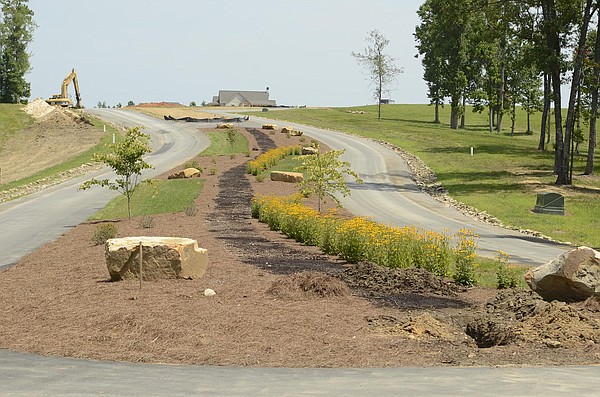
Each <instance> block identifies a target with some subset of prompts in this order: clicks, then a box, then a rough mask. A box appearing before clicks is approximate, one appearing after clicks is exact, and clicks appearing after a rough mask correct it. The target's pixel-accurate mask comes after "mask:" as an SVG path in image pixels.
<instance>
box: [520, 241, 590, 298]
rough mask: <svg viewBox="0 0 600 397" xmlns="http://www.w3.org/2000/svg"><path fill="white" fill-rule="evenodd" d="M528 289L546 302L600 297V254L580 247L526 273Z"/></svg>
mask: <svg viewBox="0 0 600 397" xmlns="http://www.w3.org/2000/svg"><path fill="white" fill-rule="evenodd" d="M525 281H526V282H527V284H528V285H529V287H530V288H531V289H532V290H533V291H535V292H537V293H538V294H539V295H541V296H542V298H544V299H545V300H547V301H552V300H558V301H562V302H577V301H583V300H586V299H587V298H589V297H592V296H600V252H598V251H595V250H593V249H592V248H588V247H579V248H577V249H574V250H572V251H569V252H565V253H564V254H561V255H559V256H558V257H556V258H555V259H554V260H552V261H550V262H548V263H546V264H545V265H542V266H539V267H536V268H535V269H532V270H530V271H528V272H527V273H526V274H525Z"/></svg>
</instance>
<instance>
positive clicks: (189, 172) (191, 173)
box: [168, 168, 200, 179]
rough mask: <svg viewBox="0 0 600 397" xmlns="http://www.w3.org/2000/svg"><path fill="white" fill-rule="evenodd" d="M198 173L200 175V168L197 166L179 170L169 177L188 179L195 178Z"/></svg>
mask: <svg viewBox="0 0 600 397" xmlns="http://www.w3.org/2000/svg"><path fill="white" fill-rule="evenodd" d="M197 175H200V170H199V169H197V168H186V169H185V170H181V171H178V172H174V173H172V174H171V175H169V178H168V179H187V178H193V177H195V176H197Z"/></svg>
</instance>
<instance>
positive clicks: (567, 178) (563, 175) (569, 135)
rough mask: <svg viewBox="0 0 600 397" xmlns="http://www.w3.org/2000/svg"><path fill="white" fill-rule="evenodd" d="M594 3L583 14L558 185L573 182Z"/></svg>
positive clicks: (559, 164)
mask: <svg viewBox="0 0 600 397" xmlns="http://www.w3.org/2000/svg"><path fill="white" fill-rule="evenodd" d="M592 2H593V0H586V4H585V10H584V14H583V22H582V24H581V30H580V32H579V42H578V45H577V56H576V58H575V65H574V67H573V76H572V80H571V92H570V94H569V108H568V109H567V122H566V125H565V136H564V142H562V144H561V142H559V141H558V136H557V141H556V142H557V148H558V147H559V144H561V145H560V146H561V147H560V150H559V151H558V169H557V171H558V173H557V178H556V184H557V185H570V184H572V182H573V174H572V167H571V166H570V158H571V153H570V152H572V147H573V145H572V140H573V133H574V130H575V118H576V114H575V113H576V112H575V106H576V102H577V95H578V92H579V85H580V81H581V76H582V74H583V73H582V72H583V58H584V55H585V42H586V39H587V31H588V26H589V23H590V19H591V17H592V15H591V14H592ZM559 113H560V112H559Z"/></svg>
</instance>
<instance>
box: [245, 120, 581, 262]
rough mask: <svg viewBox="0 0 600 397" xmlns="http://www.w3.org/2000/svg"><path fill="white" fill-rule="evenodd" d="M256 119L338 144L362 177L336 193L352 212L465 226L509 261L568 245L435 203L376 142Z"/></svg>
mask: <svg viewBox="0 0 600 397" xmlns="http://www.w3.org/2000/svg"><path fill="white" fill-rule="evenodd" d="M262 123H274V124H280V125H290V126H292V127H295V128H297V129H299V130H301V131H303V132H304V134H306V135H308V136H310V137H312V138H315V139H317V140H319V141H321V142H323V143H325V144H327V145H328V146H329V147H331V148H332V149H335V150H341V149H344V150H345V153H344V155H343V156H342V159H343V160H345V161H348V162H349V163H350V164H351V165H352V169H353V170H354V171H355V172H356V173H358V175H359V176H360V177H361V178H362V179H363V181H364V183H363V184H361V185H359V184H356V183H351V182H349V184H348V186H349V188H350V191H351V195H350V196H349V197H345V198H341V201H342V204H343V205H344V207H345V208H347V209H348V210H349V211H351V212H352V213H354V214H356V215H361V216H366V217H370V218H372V219H374V220H375V221H378V222H382V223H385V224H389V225H394V226H409V225H414V226H418V227H422V228H425V229H429V230H435V231H439V232H442V231H444V230H448V231H449V232H450V233H451V234H453V233H456V232H457V231H459V230H460V229H463V228H467V229H471V230H473V231H474V232H475V233H476V234H477V235H478V236H479V239H478V246H479V254H480V255H483V256H487V257H490V258H493V257H494V256H495V254H496V252H497V251H498V250H502V251H504V252H506V253H508V254H510V256H511V263H513V264H525V265H535V266H537V265H541V264H543V263H546V262H548V261H550V260H551V259H553V258H555V257H556V256H558V255H560V254H561V253H563V252H565V251H567V250H569V249H572V248H571V247H568V246H564V245H560V244H555V243H551V242H548V241H545V240H542V239H539V238H535V237H531V236H526V235H524V234H521V233H518V232H516V231H513V230H508V229H504V228H500V227H496V226H491V225H488V224H485V223H483V222H479V221H477V220H474V219H472V218H469V217H467V216H465V215H463V214H462V213H460V212H459V211H457V210H455V209H453V208H450V207H447V206H445V205H443V204H441V203H440V202H438V201H436V200H435V199H433V198H431V197H430V196H429V195H427V194H425V193H423V192H422V191H421V190H420V189H419V188H418V187H417V185H416V184H415V182H414V180H413V179H412V176H411V175H412V174H411V172H410V170H409V168H408V166H407V165H406V162H405V161H404V160H403V159H402V158H401V157H400V156H399V155H398V154H397V153H396V152H394V151H393V150H391V149H389V148H387V147H385V146H383V145H381V144H379V143H376V142H373V141H371V140H368V139H365V138H361V137H358V136H355V135H348V134H344V133H341V132H336V131H331V130H324V129H321V128H315V127H310V126H305V125H302V124H297V123H288V122H282V121H280V120H270V119H266V118H263V117H260V118H256V117H251V118H250V121H249V122H248V125H253V126H259V125H260V124H262ZM532 205H533V203H532Z"/></svg>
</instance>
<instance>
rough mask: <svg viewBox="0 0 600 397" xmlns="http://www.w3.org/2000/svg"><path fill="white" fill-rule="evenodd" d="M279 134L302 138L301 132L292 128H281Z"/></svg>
mask: <svg viewBox="0 0 600 397" xmlns="http://www.w3.org/2000/svg"><path fill="white" fill-rule="evenodd" d="M281 132H282V133H284V134H289V135H290V136H302V134H303V132H302V131H300V130H295V129H294V127H289V126H286V127H283V128H282V129H281Z"/></svg>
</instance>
